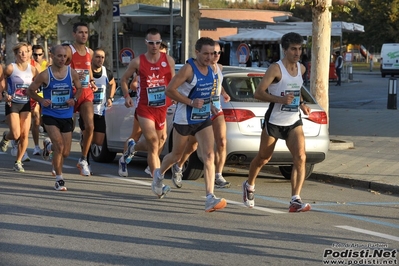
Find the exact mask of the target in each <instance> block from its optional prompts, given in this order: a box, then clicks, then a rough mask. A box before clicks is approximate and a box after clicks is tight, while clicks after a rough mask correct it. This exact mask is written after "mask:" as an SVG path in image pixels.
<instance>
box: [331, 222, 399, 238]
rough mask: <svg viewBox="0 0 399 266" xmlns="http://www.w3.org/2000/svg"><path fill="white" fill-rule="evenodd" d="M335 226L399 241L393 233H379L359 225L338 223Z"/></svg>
mask: <svg viewBox="0 0 399 266" xmlns="http://www.w3.org/2000/svg"><path fill="white" fill-rule="evenodd" d="M335 227H338V228H342V229H346V230H349V231H354V232H358V233H362V234H366V235H372V236H378V237H382V238H386V239H390V240H394V241H398V242H399V237H396V236H392V235H387V234H383V233H378V232H374V231H370V230H365V229H360V228H357V227H352V226H347V225H337V226H335Z"/></svg>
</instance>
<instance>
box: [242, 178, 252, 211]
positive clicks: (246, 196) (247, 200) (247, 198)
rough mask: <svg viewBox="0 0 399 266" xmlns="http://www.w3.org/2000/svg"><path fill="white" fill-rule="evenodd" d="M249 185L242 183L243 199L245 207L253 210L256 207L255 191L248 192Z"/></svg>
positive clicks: (246, 182)
mask: <svg viewBox="0 0 399 266" xmlns="http://www.w3.org/2000/svg"><path fill="white" fill-rule="evenodd" d="M247 184H248V181H245V182H244V183H242V198H243V201H244V204H245V206H247V207H249V208H253V207H254V206H255V190H254V191H251V190H248V187H247Z"/></svg>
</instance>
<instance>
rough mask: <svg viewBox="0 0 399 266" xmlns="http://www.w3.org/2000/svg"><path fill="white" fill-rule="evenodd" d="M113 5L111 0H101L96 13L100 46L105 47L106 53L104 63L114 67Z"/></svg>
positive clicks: (110, 67)
mask: <svg viewBox="0 0 399 266" xmlns="http://www.w3.org/2000/svg"><path fill="white" fill-rule="evenodd" d="M112 10H113V5H112V2H111V1H104V0H102V1H101V2H100V9H99V10H98V11H97V13H96V17H98V18H99V29H101V30H99V31H98V46H100V47H102V48H103V49H104V52H105V54H106V56H105V58H106V61H105V62H104V65H105V67H106V68H109V69H113V64H112V62H113V54H112V25H113V11H112ZM110 33H111V34H110Z"/></svg>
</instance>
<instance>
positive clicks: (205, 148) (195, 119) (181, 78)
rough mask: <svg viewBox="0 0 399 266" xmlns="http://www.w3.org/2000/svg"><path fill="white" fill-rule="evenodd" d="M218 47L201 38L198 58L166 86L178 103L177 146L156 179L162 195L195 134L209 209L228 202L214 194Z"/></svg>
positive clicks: (196, 51) (207, 39)
mask: <svg viewBox="0 0 399 266" xmlns="http://www.w3.org/2000/svg"><path fill="white" fill-rule="evenodd" d="M214 50H215V42H214V40H212V39H211V38H206V37H205V38H200V39H199V40H198V41H197V42H196V44H195V53H196V59H189V60H188V62H187V63H186V64H185V65H184V66H183V67H182V68H181V69H180V70H179V72H178V73H177V74H176V76H174V77H173V79H172V80H171V81H170V83H169V85H168V87H167V88H166V95H167V96H169V97H170V98H171V99H172V100H174V101H176V102H177V103H178V104H177V109H176V112H175V117H174V124H173V126H174V131H173V148H172V152H171V153H169V154H167V155H166V156H165V157H164V158H163V160H162V165H161V168H160V169H156V170H155V171H154V177H153V182H152V190H153V192H154V193H155V194H158V195H160V194H161V192H162V180H163V178H164V174H165V172H166V171H167V170H168V169H169V168H170V167H171V166H172V165H173V164H174V163H176V162H178V161H179V160H180V158H181V156H182V155H183V152H184V148H185V146H186V143H187V141H188V138H189V136H190V135H192V136H195V137H196V138H197V141H198V144H199V145H200V146H201V154H200V157H201V158H202V159H203V162H204V180H205V189H206V202H205V211H206V212H212V211H215V210H219V209H223V208H224V207H226V205H227V203H226V200H225V199H223V198H222V199H219V198H216V197H215V195H214V193H213V189H214V185H215V174H214V173H215V165H214V151H213V149H214V138H213V130H212V127H211V125H212V121H211V119H210V112H211V104H212V103H211V96H212V89H213V88H214V85H215V84H214V83H215V82H216V80H215V76H214V74H213V71H212V69H211V67H210V64H211V62H212V59H213V54H214Z"/></svg>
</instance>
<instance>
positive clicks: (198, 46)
mask: <svg viewBox="0 0 399 266" xmlns="http://www.w3.org/2000/svg"><path fill="white" fill-rule="evenodd" d="M204 45H209V46H215V41H214V40H213V39H211V38H209V37H201V38H199V39H198V40H197V42H196V43H195V50H197V51H198V52H199V51H201V49H202V46H204Z"/></svg>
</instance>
